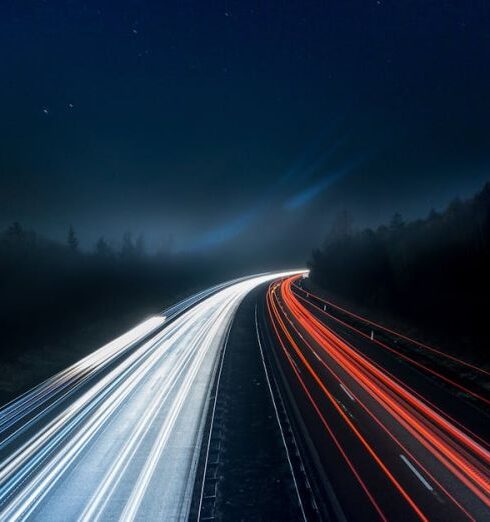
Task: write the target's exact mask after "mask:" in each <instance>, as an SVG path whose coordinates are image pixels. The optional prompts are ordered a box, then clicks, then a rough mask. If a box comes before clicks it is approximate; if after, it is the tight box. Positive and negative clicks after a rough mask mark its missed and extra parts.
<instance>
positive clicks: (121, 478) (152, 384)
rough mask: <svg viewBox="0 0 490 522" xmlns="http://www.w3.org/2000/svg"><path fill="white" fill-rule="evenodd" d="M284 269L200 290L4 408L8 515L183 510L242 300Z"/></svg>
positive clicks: (183, 514) (4, 512)
mask: <svg viewBox="0 0 490 522" xmlns="http://www.w3.org/2000/svg"><path fill="white" fill-rule="evenodd" d="M285 275H286V274H265V275H260V276H254V277H249V278H243V279H240V280H236V281H233V282H230V283H226V284H224V285H219V286H217V287H214V288H212V289H210V290H208V291H205V292H203V293H200V294H197V295H195V296H192V297H191V298H189V299H188V300H186V301H183V302H182V303H179V304H178V305H176V306H175V307H173V308H171V309H169V310H166V311H165V312H163V313H162V314H161V315H158V316H155V317H151V318H149V319H148V320H146V321H144V322H143V323H141V324H140V325H138V326H137V327H135V328H133V329H132V330H131V331H129V332H127V333H126V334H124V335H123V336H121V337H119V338H117V339H115V340H114V341H112V342H111V343H109V344H107V345H105V346H103V347H102V348H100V349H99V350H97V351H95V352H93V353H92V354H90V355H89V356H88V357H86V358H84V359H82V360H81V361H79V362H78V363H76V364H74V365H73V366H71V367H69V368H67V369H66V370H64V371H62V372H61V373H59V374H57V375H55V376H54V377H52V378H50V379H48V380H47V381H45V382H44V383H42V384H40V385H39V386H37V387H36V388H34V389H32V390H31V391H29V392H27V393H26V394H24V395H22V396H20V397H19V398H18V399H16V400H14V401H13V402H11V403H9V404H7V405H6V406H4V407H3V408H2V409H1V410H0V437H1V439H0V458H1V463H0V520H25V519H35V520H50V521H67V520H113V519H118V520H135V519H139V520H185V519H186V518H187V516H188V513H189V508H190V503H191V497H192V494H193V487H194V478H195V473H196V466H197V460H198V456H199V451H200V445H201V438H202V435H203V433H202V432H203V426H204V420H205V416H206V412H207V409H208V402H209V391H210V387H211V385H212V382H213V377H214V375H215V372H216V367H217V361H218V359H219V355H220V353H221V351H222V349H223V346H224V344H225V342H226V338H227V334H228V331H229V328H230V325H231V323H232V321H233V318H234V315H235V312H236V310H237V307H238V306H239V304H240V303H241V301H242V300H243V299H244V297H245V296H246V295H247V294H248V293H249V292H250V291H251V290H253V289H254V288H256V287H257V286H259V285H262V284H264V283H266V282H268V281H271V280H274V279H277V278H278V277H283V276H285Z"/></svg>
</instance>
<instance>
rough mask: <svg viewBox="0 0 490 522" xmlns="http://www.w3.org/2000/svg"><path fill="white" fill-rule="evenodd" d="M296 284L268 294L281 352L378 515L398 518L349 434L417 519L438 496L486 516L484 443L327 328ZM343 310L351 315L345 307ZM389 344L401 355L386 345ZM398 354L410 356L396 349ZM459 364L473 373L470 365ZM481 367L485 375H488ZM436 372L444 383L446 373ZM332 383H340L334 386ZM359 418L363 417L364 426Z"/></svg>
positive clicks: (489, 461)
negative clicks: (341, 396)
mask: <svg viewBox="0 0 490 522" xmlns="http://www.w3.org/2000/svg"><path fill="white" fill-rule="evenodd" d="M297 279H298V277H296V276H295V277H290V278H287V279H284V280H283V281H282V282H280V283H273V284H272V285H271V286H270V287H269V291H268V293H267V309H268V315H269V318H270V321H271V324H272V327H273V331H274V332H275V334H276V337H277V339H278V341H279V345H280V347H281V349H280V353H282V354H283V355H284V356H285V357H283V358H282V360H283V361H287V365H289V368H290V372H289V375H291V376H294V379H295V380H296V383H297V384H298V385H299V389H300V390H301V391H302V393H303V394H304V396H305V397H306V399H307V401H308V403H309V404H310V406H311V408H312V410H313V411H314V412H315V414H316V416H317V418H318V419H319V421H320V423H321V425H322V426H323V428H324V430H325V432H326V433H327V434H328V436H329V438H330V439H331V440H332V441H333V444H334V445H335V447H336V448H337V450H338V451H339V452H340V455H341V456H342V458H343V459H344V461H345V463H346V464H347V466H348V468H349V469H350V471H351V472H352V474H353V475H354V477H355V479H356V480H357V482H358V484H359V485H360V487H361V488H362V490H363V491H364V493H365V494H366V496H367V498H368V500H369V502H370V503H371V505H372V506H373V508H374V509H375V511H376V512H377V515H378V516H379V517H380V518H382V519H387V518H391V517H390V516H389V509H390V508H389V507H388V508H387V507H386V506H384V505H383V504H384V502H385V499H384V498H380V497H379V496H378V495H377V494H376V492H375V490H376V488H375V487H374V488H373V486H372V485H373V480H372V476H371V474H370V473H367V472H366V470H365V466H363V465H359V464H358V463H356V459H355V458H353V457H352V456H351V455H350V452H351V450H352V449H353V448H352V444H353V443H352V442H349V441H347V440H346V436H345V435H344V437H342V433H345V429H347V430H348V433H350V434H351V436H352V435H353V436H354V440H356V441H357V442H356V448H355V451H353V452H352V453H353V455H354V454H355V455H357V454H358V452H359V449H358V448H357V446H358V445H360V447H361V448H362V449H363V451H364V454H365V455H367V456H368V457H369V458H370V459H371V461H372V463H374V464H375V465H376V466H377V469H378V472H379V473H381V475H382V476H384V480H386V479H387V480H388V482H389V483H390V484H391V486H392V488H393V491H394V492H396V494H397V495H398V496H399V497H400V498H401V499H402V500H403V502H404V503H405V504H406V505H407V506H408V507H409V508H410V509H411V510H412V512H413V514H414V515H415V516H416V517H417V518H419V519H421V520H429V519H431V518H432V513H433V510H434V500H433V497H435V496H440V495H442V496H443V497H444V498H445V499H446V500H445V502H448V503H449V504H451V505H452V509H455V510H457V513H459V515H460V516H461V515H463V516H464V517H465V518H468V519H475V512H476V511H478V512H480V513H481V510H484V511H485V512H487V510H488V508H490V471H489V469H490V452H489V451H488V449H487V444H486V443H485V441H484V440H483V439H482V438H479V437H477V436H476V435H474V434H472V432H471V431H469V430H468V429H466V428H464V427H463V426H462V425H461V424H460V423H458V422H457V421H455V420H454V419H453V418H451V417H450V416H448V415H445V414H444V412H443V410H442V409H441V408H439V407H437V406H435V405H434V404H432V403H431V402H430V401H429V400H427V399H426V398H425V397H423V395H422V394H420V393H418V392H416V391H415V390H414V389H413V388H411V387H409V386H407V385H405V384H404V383H403V380H402V379H400V378H398V377H396V376H395V375H393V373H392V372H390V371H388V370H387V369H385V368H383V367H382V366H381V365H380V364H378V363H376V362H375V361H373V360H372V359H371V358H370V357H368V356H367V355H366V354H365V353H363V351H362V350H361V349H358V348H357V347H356V346H354V345H352V344H351V343H349V342H347V341H346V340H345V339H343V338H342V337H341V335H339V334H338V333H336V332H335V331H333V330H332V329H330V328H329V327H327V326H326V325H325V324H323V323H322V322H321V320H319V319H318V317H317V316H315V315H314V313H312V311H310V309H308V308H307V305H308V304H310V305H311V303H310V302H307V301H305V299H304V298H303V297H302V296H301V295H297V293H295V292H294V291H293V287H294V289H295V290H297V289H298V288H299V287H298V286H297V285H296V284H295V282H296V281H297ZM300 290H301V291H302V292H305V293H306V291H304V290H302V289H300ZM314 298H315V299H318V300H320V299H319V298H317V297H316V296H314ZM329 304H331V303H329ZM313 306H314V305H313ZM318 311H320V312H323V310H317V312H318ZM342 312H343V313H349V312H347V311H346V310H344V309H342ZM327 315H328V314H327ZM362 320H363V321H367V320H366V319H365V318H362ZM343 324H344V325H345V323H343ZM347 326H348V327H349V328H353V327H351V326H350V325H347ZM376 326H377V327H380V328H382V327H381V326H380V325H376ZM353 329H354V330H355V328H353ZM386 331H389V330H388V329H386ZM356 332H357V333H358V334H360V335H361V338H362V340H363V341H364V339H365V337H366V335H365V334H364V333H363V332H361V331H359V330H356ZM389 332H390V333H393V334H396V332H391V331H389ZM396 335H400V334H396ZM407 339H408V338H407ZM364 342H365V341H364ZM378 344H379V343H378ZM381 344H382V343H381ZM382 347H383V348H388V349H389V350H390V351H392V352H395V350H391V349H390V347H388V346H386V345H382ZM427 349H430V350H434V351H436V349H432V348H430V347H427ZM437 352H438V350H437ZM396 355H397V356H400V355H402V356H403V355H404V354H400V353H398V352H397V353H396ZM402 359H404V360H405V361H407V362H409V363H412V364H413V362H417V361H412V358H409V357H407V356H404V357H402ZM458 362H460V363H462V365H463V366H466V367H467V368H468V367H471V368H473V367H472V365H467V364H465V363H464V361H459V360H458ZM475 368H476V367H475ZM478 370H479V371H480V373H485V370H482V369H478ZM430 373H431V374H432V375H433V376H434V377H437V378H442V380H445V379H444V377H445V376H443V375H439V372H435V371H434V372H430ZM332 382H336V383H337V386H336V387H332ZM456 384H458V383H456ZM340 389H342V390H343V391H344V392H345V393H346V394H347V396H348V397H349V398H350V399H351V401H352V404H350V405H349V410H355V412H356V414H355V415H352V414H350V412H349V411H348V410H347V408H346V407H345V406H343V404H342V402H341V400H339V399H338V398H337V397H336V395H337V394H338V393H340V392H339V390H340ZM473 395H474V396H475V395H476V396H477V398H481V399H485V398H484V397H478V395H477V394H473ZM484 402H485V401H484ZM332 407H333V410H334V411H335V412H336V416H333V417H332V415H328V414H327V411H329V412H331V411H332ZM358 412H359V413H358ZM358 416H359V417H361V416H362V419H363V421H361V420H360V419H359V418H358ZM366 421H367V422H366ZM343 430H344V431H343ZM349 440H350V439H349ZM400 452H402V454H400ZM396 456H398V457H401V459H396V458H395V457H396ZM400 463H401V464H400ZM403 463H404V464H405V465H406V467H404V466H403ZM417 468H418V470H420V471H421V472H419V471H418V470H417ZM407 469H409V470H410V471H411V473H412V475H411V477H412V478H413V477H414V476H416V477H417V478H418V479H419V481H420V482H421V483H422V484H423V485H424V486H425V488H426V490H427V495H428V496H427V500H424V499H423V500H422V502H421V500H420V496H421V492H420V485H417V484H415V488H414V484H413V482H414V481H413V480H407ZM424 475H425V477H424ZM368 479H370V480H368ZM426 479H427V480H426ZM429 481H430V482H429ZM415 482H416V481H415ZM417 488H418V489H417ZM434 490H435V491H434ZM436 508H437V506H436ZM387 513H388V514H387Z"/></svg>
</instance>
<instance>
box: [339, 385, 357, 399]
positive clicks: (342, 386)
mask: <svg viewBox="0 0 490 522" xmlns="http://www.w3.org/2000/svg"><path fill="white" fill-rule="evenodd" d="M340 387H341V388H342V389H343V390H344V392H345V393H346V394H347V396H348V397H349V399H350V400H351V401H352V402H356V399H355V398H354V396H353V395H352V393H350V392H349V390H348V389H347V388H346V387H345V386H344V385H343V384H341V385H340Z"/></svg>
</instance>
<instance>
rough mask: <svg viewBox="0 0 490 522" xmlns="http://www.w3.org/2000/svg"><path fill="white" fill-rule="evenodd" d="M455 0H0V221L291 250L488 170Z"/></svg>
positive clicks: (475, 34) (484, 104) (477, 84)
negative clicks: (345, 222)
mask: <svg viewBox="0 0 490 522" xmlns="http://www.w3.org/2000/svg"><path fill="white" fill-rule="evenodd" d="M489 14H490V7H489V3H488V2H487V1H485V0H480V1H474V0H465V1H455V0H448V1H442V0H438V1H432V0H421V1H418V0H410V1H385V0H379V1H377V0H356V1H354V0H351V1H349V0H339V1H325V2H315V1H301V2H300V1H297V2H293V1H273V2H272V1H271V2H263V1H261V2H258V1H241V2H237V1H220V2H218V1H205V0H199V1H198V0H195V1H182V0H181V1H175V2H172V1H155V0H152V1H150V0H147V1H143V0H138V1H137V0H134V1H128V0H120V1H117V2H113V1H104V2H101V1H81V0H65V1H53V0H45V1H40V0H30V1H25V0H24V1H23V0H15V1H14V0H5V1H4V2H2V3H1V6H0V66H1V81H0V100H1V107H2V117H1V120H0V138H1V140H0V176H1V181H0V225H2V226H3V225H5V224H7V223H8V222H11V221H13V220H20V221H21V222H22V223H25V224H26V225H29V226H32V227H34V228H35V229H37V230H39V231H42V232H45V233H46V234H48V235H52V236H55V237H63V236H64V235H65V232H66V228H67V225H68V224H69V223H73V225H74V226H75V228H76V229H77V231H78V234H79V235H80V237H81V239H82V243H83V244H85V245H90V244H91V243H92V242H93V241H94V240H95V239H96V238H97V237H98V236H100V235H104V236H106V237H108V238H114V239H115V240H116V239H117V238H120V236H121V235H122V233H123V232H124V231H125V230H130V231H132V232H133V233H134V234H139V233H144V234H145V236H146V237H147V242H148V243H149V244H150V245H154V246H158V245H160V244H161V243H162V242H166V241H167V240H168V238H169V237H170V236H172V237H173V238H174V245H175V246H176V247H177V248H184V249H197V250H199V249H207V248H209V247H211V246H213V245H218V244H221V243H223V242H224V243H231V244H234V242H236V243H238V244H243V243H244V242H246V243H247V245H248V246H247V248H249V247H250V245H252V246H254V247H256V248H257V249H259V248H263V247H264V245H266V244H270V243H271V242H276V244H277V245H284V244H285V242H288V244H289V245H291V244H297V245H298V248H299V249H300V250H301V249H303V250H304V251H305V252H306V251H307V249H308V248H309V247H310V246H311V245H313V244H315V243H316V242H317V241H319V239H320V238H321V237H322V236H323V235H324V234H325V232H326V231H327V230H328V222H329V220H330V219H331V216H332V215H333V214H335V212H337V211H338V210H339V209H347V210H349V211H350V212H351V213H352V214H353V216H354V220H355V222H356V223H357V224H358V225H359V226H362V225H364V224H372V223H378V222H379V221H381V220H384V219H387V218H388V217H389V216H390V215H391V214H392V213H393V212H395V211H397V210H399V211H401V212H402V213H403V214H405V215H407V217H413V216H416V215H419V214H425V213H426V212H427V211H428V210H429V209H430V208H431V207H432V206H435V207H440V206H441V205H444V204H445V203H446V202H447V201H448V200H449V199H451V198H452V197H454V196H455V195H462V196H465V195H468V194H470V193H472V192H473V191H475V190H477V189H478V188H479V186H480V185H481V184H482V183H483V182H484V181H485V180H486V179H488V177H489V159H490V157H489V156H490V155H489V152H490V149H489V138H490V131H489V129H490V126H489V122H490V96H489V92H490V67H489V58H490V16H489Z"/></svg>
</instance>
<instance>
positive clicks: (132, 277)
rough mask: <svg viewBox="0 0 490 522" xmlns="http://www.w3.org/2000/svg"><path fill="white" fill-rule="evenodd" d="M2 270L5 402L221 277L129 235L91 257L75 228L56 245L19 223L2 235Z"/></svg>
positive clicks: (1, 387) (0, 386) (99, 246)
mask: <svg viewBox="0 0 490 522" xmlns="http://www.w3.org/2000/svg"><path fill="white" fill-rule="evenodd" d="M0 271H1V274H2V277H1V278H0V295H1V296H2V299H1V301H0V327H1V332H2V342H1V343H0V370H1V371H0V402H3V401H4V400H7V399H9V398H10V397H11V396H12V395H15V394H17V393H19V392H21V391H22V390H24V389H27V388H28V387H30V386H32V385H34V384H36V383H38V382H40V381H41V380H43V379H44V378H47V377H48V376H50V375H52V374H53V373H54V372H56V371H58V370H61V369H62V368H64V367H66V366H67V365H68V364H70V363H72V362H74V361H76V360H78V359H79V358H81V357H82V356H84V355H86V354H87V353H90V352H91V351H92V350H94V349H96V348H98V347H99V346H100V345H102V344H104V343H105V342H107V341H109V340H111V339H113V338H114V337H116V336H117V335H119V334H121V333H123V332H124V331H126V330H128V329H129V328H131V327H132V326H134V325H135V324H137V323H139V322H141V321H142V320H144V319H145V318H146V317H147V316H148V315H151V314H154V313H157V312H159V311H161V310H162V309H163V308H165V307H166V306H169V305H171V304H173V303H175V302H176V301H177V300H178V299H179V298H180V297H184V296H186V295H188V294H190V293H192V292H194V291H195V290H199V289H201V288H203V287H206V286H210V285H211V284H213V283H214V282H218V281H220V280H221V277H222V273H221V272H222V271H221V270H220V269H219V267H218V266H216V264H215V263H211V262H210V261H207V260H206V259H203V258H200V259H196V258H193V257H190V256H185V255H177V254H172V253H170V252H164V251H162V252H157V253H149V252H147V251H146V249H145V245H144V239H143V238H142V237H138V238H133V237H132V236H131V234H129V233H126V234H125V235H124V237H123V238H122V240H121V241H120V242H119V244H118V245H117V247H113V246H111V244H110V243H109V242H108V241H106V240H105V239H104V238H100V239H99V240H98V241H97V243H96V245H95V246H94V249H93V250H91V251H85V250H82V249H81V248H80V247H79V242H78V239H77V235H76V233H75V230H74V229H73V227H69V229H68V230H67V237H66V241H65V242H57V241H53V240H50V239H47V238H45V237H43V236H42V235H40V234H37V233H36V232H35V231H33V230H30V229H27V228H24V227H23V226H22V225H21V224H19V223H12V224H11V225H10V226H8V227H7V228H6V229H5V230H3V231H2V232H0Z"/></svg>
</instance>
